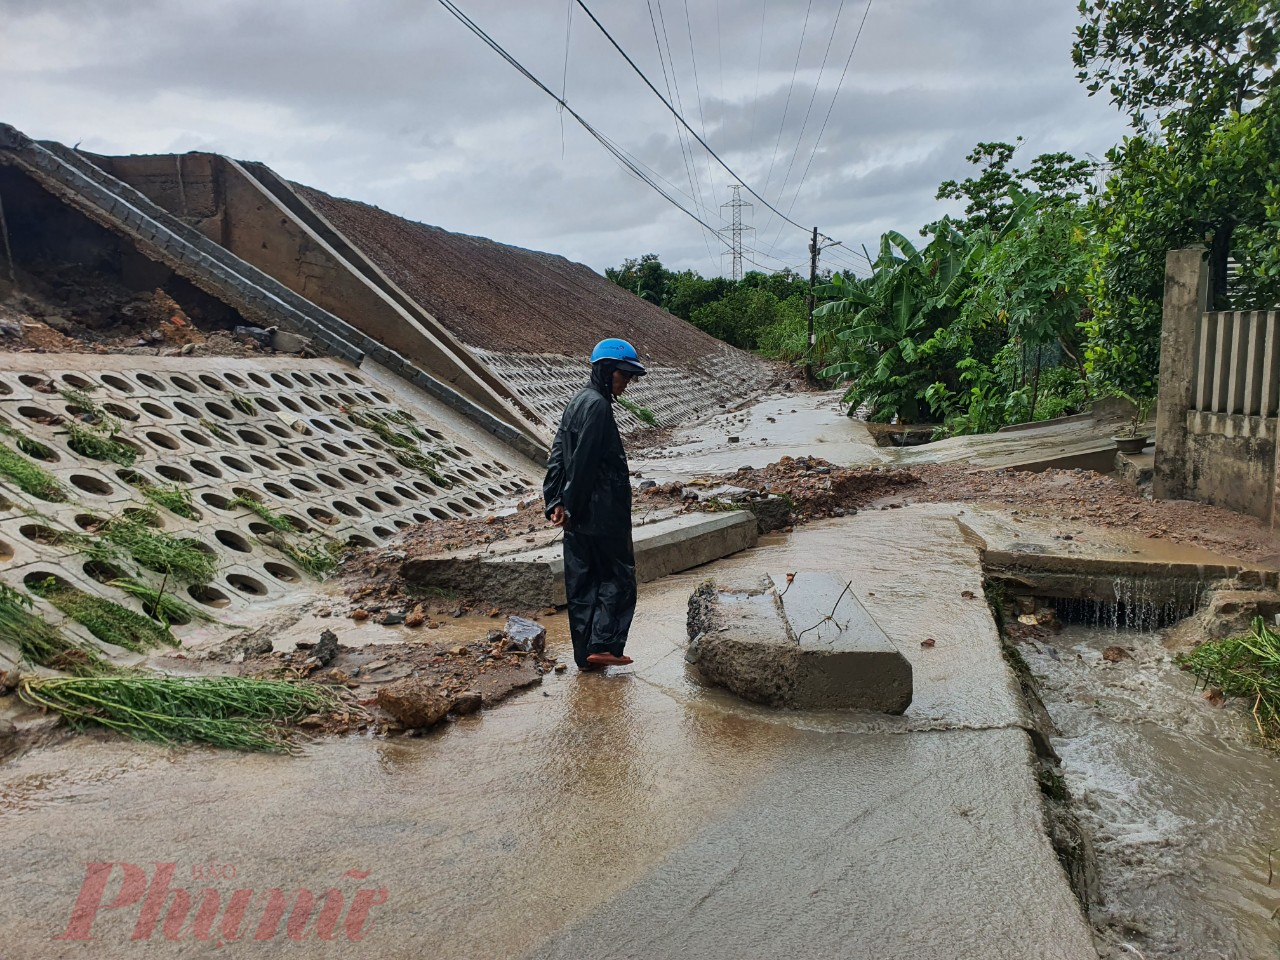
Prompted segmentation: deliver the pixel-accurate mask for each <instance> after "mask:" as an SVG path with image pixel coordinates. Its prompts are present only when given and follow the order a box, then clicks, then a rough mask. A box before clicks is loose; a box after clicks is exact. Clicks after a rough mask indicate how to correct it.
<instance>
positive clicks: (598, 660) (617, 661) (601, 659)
mask: <svg viewBox="0 0 1280 960" xmlns="http://www.w3.org/2000/svg"><path fill="white" fill-rule="evenodd" d="M634 662H635V661H633V660H632V659H631V658H630V657H618V656H614V655H613V654H612V653H593V654H591V655H590V656H589V657H587V663H592V664H595V665H596V666H597V667H625V666H626V665H627V664H629V663H634Z"/></svg>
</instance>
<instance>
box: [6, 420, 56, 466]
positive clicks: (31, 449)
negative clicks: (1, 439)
mask: <svg viewBox="0 0 1280 960" xmlns="http://www.w3.org/2000/svg"><path fill="white" fill-rule="evenodd" d="M0 433H2V434H4V435H5V436H6V437H9V438H10V439H11V440H13V444H14V446H16V447H17V448H18V449H19V450H21V451H22V452H23V453H25V454H26V455H27V456H28V457H35V459H37V460H44V461H45V462H48V461H50V460H56V459H57V454H55V453H54V452H53V450H52V449H51V448H49V447H48V446H46V445H45V444H43V443H41V442H40V441H39V440H37V439H36V438H35V437H29V436H27V435H26V434H25V433H23V432H22V431H20V430H15V429H14V428H13V427H11V426H8V425H7V424H3V423H0Z"/></svg>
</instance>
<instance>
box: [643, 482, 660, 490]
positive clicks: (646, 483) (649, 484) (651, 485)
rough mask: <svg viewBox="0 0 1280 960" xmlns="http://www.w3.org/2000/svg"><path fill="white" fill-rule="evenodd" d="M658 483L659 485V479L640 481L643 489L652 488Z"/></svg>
mask: <svg viewBox="0 0 1280 960" xmlns="http://www.w3.org/2000/svg"><path fill="white" fill-rule="evenodd" d="M657 485H658V481H657V480H641V481H640V489H641V490H652V489H653V488H654V487H656V486H657Z"/></svg>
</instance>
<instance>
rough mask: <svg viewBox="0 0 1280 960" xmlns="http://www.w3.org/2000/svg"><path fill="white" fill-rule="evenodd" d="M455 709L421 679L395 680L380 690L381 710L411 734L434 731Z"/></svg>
mask: <svg viewBox="0 0 1280 960" xmlns="http://www.w3.org/2000/svg"><path fill="white" fill-rule="evenodd" d="M451 705H452V704H451V703H450V702H449V701H448V700H446V699H445V698H444V697H442V696H440V694H439V693H437V692H436V690H435V688H434V687H432V686H431V684H430V683H428V682H427V681H426V680H423V679H421V678H419V677H405V678H404V679H402V680H395V681H392V682H391V683H388V684H387V685H386V686H385V687H381V688H379V690H378V706H379V707H381V708H382V709H383V710H385V711H386V712H387V713H389V714H391V716H393V717H394V718H395V719H396V722H397V723H399V724H400V726H402V727H404V728H405V729H407V730H421V729H423V728H424V727H434V726H435V725H436V724H437V723H439V722H440V721H441V720H443V719H444V718H445V715H446V714H447V713H448V712H449V708H450V706H451Z"/></svg>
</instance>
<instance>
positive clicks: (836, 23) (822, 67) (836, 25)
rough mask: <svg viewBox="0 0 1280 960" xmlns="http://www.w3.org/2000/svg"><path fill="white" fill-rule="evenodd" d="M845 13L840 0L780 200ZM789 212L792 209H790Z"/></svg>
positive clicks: (785, 190) (780, 189)
mask: <svg viewBox="0 0 1280 960" xmlns="http://www.w3.org/2000/svg"><path fill="white" fill-rule="evenodd" d="M842 13H844V0H840V6H838V7H836V18H835V20H834V21H833V22H832V24H831V32H830V34H829V35H828V36H827V48H826V50H824V51H823V52H822V63H821V65H820V66H819V67H818V79H817V80H815V81H814V84H813V93H811V94H810V95H809V105H808V106H807V107H805V110H804V120H802V121H801V123H800V135H799V136H797V137H796V148H795V149H794V150H793V151H791V159H790V160H789V161H788V162H787V173H786V175H785V176H784V177H783V178H782V186H780V187H779V188H778V200H779V201H781V200H782V197H783V194H785V193H786V192H787V183H788V182H789V181H790V180H791V170H792V168H793V167H794V166H795V163H796V157H798V156H799V155H800V144H802V143H803V142H804V132H805V130H807V129H808V128H809V115H810V114H811V113H813V101H814V100H816V99H817V97H818V87H820V86H821V85H822V74H823V73H824V72H825V71H826V69H827V58H828V57H829V56H831V44H832V43H833V42H834V41H835V38H836V30H837V29H839V27H840V15H841V14H842ZM787 212H788V213H790V212H791V211H790V210H788V211H787Z"/></svg>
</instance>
